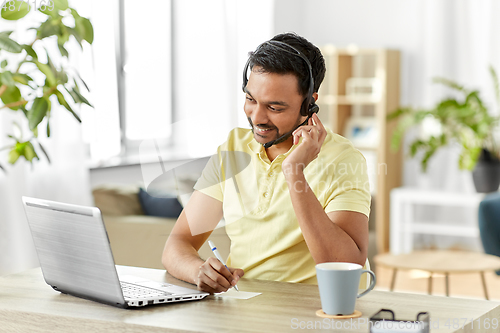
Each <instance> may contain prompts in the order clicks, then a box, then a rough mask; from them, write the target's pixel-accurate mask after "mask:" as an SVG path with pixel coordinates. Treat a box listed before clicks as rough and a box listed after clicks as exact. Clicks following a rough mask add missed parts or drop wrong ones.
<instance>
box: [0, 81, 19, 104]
mask: <svg viewBox="0 0 500 333" xmlns="http://www.w3.org/2000/svg"><path fill="white" fill-rule="evenodd" d="M0 99H1V100H2V102H3V103H4V104H10V103H14V102H19V101H21V100H22V97H21V91H20V90H19V88H18V87H16V86H10V87H7V89H6V90H5V91H4V93H3V94H2V96H0ZM10 109H11V110H18V109H19V106H15V107H11V108H10Z"/></svg>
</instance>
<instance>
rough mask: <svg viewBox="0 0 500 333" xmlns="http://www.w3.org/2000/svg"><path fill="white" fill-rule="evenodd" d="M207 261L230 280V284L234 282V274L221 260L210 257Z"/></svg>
mask: <svg viewBox="0 0 500 333" xmlns="http://www.w3.org/2000/svg"><path fill="white" fill-rule="evenodd" d="M207 262H208V263H209V264H210V266H212V267H213V268H214V270H215V271H216V272H218V273H219V274H221V275H222V276H223V277H225V278H226V280H227V281H228V282H229V284H231V283H232V281H233V280H234V277H233V275H232V274H231V272H230V271H229V269H227V268H226V266H224V265H223V264H222V263H221V262H220V261H219V260H217V259H215V258H209V260H207Z"/></svg>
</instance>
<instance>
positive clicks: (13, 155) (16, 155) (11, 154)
mask: <svg viewBox="0 0 500 333" xmlns="http://www.w3.org/2000/svg"><path fill="white" fill-rule="evenodd" d="M20 156H21V154H19V152H18V151H17V149H16V147H14V148H12V150H11V151H10V152H9V157H8V162H9V163H10V164H14V163H16V162H17V160H18V159H19V157H20Z"/></svg>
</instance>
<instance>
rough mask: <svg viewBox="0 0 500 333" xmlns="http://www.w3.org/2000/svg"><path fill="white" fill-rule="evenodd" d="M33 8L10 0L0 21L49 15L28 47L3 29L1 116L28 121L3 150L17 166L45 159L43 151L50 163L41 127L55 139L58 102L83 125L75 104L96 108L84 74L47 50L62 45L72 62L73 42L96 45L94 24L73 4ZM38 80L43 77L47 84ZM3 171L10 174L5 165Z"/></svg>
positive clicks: (60, 0) (17, 126)
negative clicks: (12, 115) (8, 114)
mask: <svg viewBox="0 0 500 333" xmlns="http://www.w3.org/2000/svg"><path fill="white" fill-rule="evenodd" d="M31 4H32V2H31V1H26V0H24V1H5V2H4V3H3V5H2V8H1V18H0V21H1V20H19V19H22V18H23V17H25V16H26V15H29V14H30V12H31V11H35V10H36V11H39V12H41V13H43V14H45V15H46V19H45V20H44V21H43V22H41V23H39V24H36V23H35V24H34V26H32V27H31V28H30V30H31V29H32V30H34V31H35V32H36V33H34V34H33V39H32V40H31V41H30V42H28V43H19V42H18V41H16V40H14V39H13V38H11V34H12V31H0V112H2V111H4V110H11V111H14V112H22V115H23V116H22V119H23V120H24V121H23V122H22V123H16V122H14V123H13V126H12V129H13V132H12V133H9V134H8V137H9V140H10V141H11V144H8V145H7V146H5V147H0V150H7V151H8V162H9V163H11V164H14V163H16V162H17V161H18V160H19V158H21V157H23V158H24V159H26V160H27V161H29V162H30V163H32V162H33V160H34V159H39V157H38V156H39V155H40V153H42V154H44V155H45V156H46V158H47V160H48V161H49V162H50V158H49V155H48V154H47V151H46V150H45V149H44V147H43V146H42V144H41V143H40V141H39V140H38V137H39V134H40V131H39V127H40V126H39V125H40V124H41V123H42V122H43V121H44V120H46V122H45V123H44V130H45V131H46V135H47V137H50V117H51V112H52V110H53V105H54V104H56V105H57V104H58V105H61V106H63V107H64V108H65V109H66V110H67V111H68V112H70V113H71V114H72V115H73V116H74V117H75V119H76V120H77V121H78V122H81V120H80V117H79V116H78V114H77V113H76V112H75V111H74V109H73V108H74V106H73V107H72V105H73V104H72V102H71V100H72V101H73V102H74V103H75V104H82V103H84V104H87V105H89V106H92V105H91V104H90V103H89V101H88V100H87V99H86V98H85V97H84V96H83V94H82V90H81V89H80V86H82V87H83V88H84V89H86V90H87V91H88V87H87V85H86V84H85V82H84V81H83V80H82V79H81V77H80V75H79V74H78V72H77V71H76V70H74V69H71V68H66V67H64V63H65V61H61V63H62V65H60V66H56V65H55V64H54V61H53V60H52V59H51V57H50V55H49V52H48V51H47V47H48V46H49V45H53V46H54V48H55V46H57V49H58V50H59V53H60V54H61V57H62V58H68V57H69V56H70V53H69V52H68V51H67V49H66V47H65V46H66V43H68V41H69V40H70V38H74V39H76V41H77V42H78V44H79V45H80V46H81V47H82V49H83V46H82V44H83V43H89V44H92V42H93V39H94V30H93V27H92V24H91V23H90V21H89V20H88V19H87V18H85V17H81V16H80V15H79V14H78V12H77V11H76V10H75V9H74V8H70V7H69V6H68V0H46V1H35V2H34V6H31ZM13 54H16V55H17V56H15V55H13ZM66 62H67V61H66ZM34 78H42V81H40V80H35V79H34ZM43 78H44V80H43ZM70 98H71V100H70ZM22 128H29V135H27V136H25V135H23V131H22ZM25 132H26V131H25ZM0 168H1V169H3V170H4V171H5V168H4V167H3V166H2V165H1V164H0Z"/></svg>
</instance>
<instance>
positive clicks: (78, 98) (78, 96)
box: [64, 87, 93, 107]
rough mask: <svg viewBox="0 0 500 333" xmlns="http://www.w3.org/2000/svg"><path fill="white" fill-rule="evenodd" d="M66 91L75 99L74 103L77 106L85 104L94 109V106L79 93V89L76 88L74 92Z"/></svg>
mask: <svg viewBox="0 0 500 333" xmlns="http://www.w3.org/2000/svg"><path fill="white" fill-rule="evenodd" d="M64 88H65V89H66V91H67V92H68V93H69V94H70V95H71V97H72V98H73V101H74V102H75V103H77V104H81V103H85V104H87V105H88V106H90V107H93V106H92V104H90V103H89V102H88V101H87V99H86V98H85V97H83V96H82V94H80V92H79V91H78V87H74V88H73V89H72V90H69V89H68V88H66V87H64Z"/></svg>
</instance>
